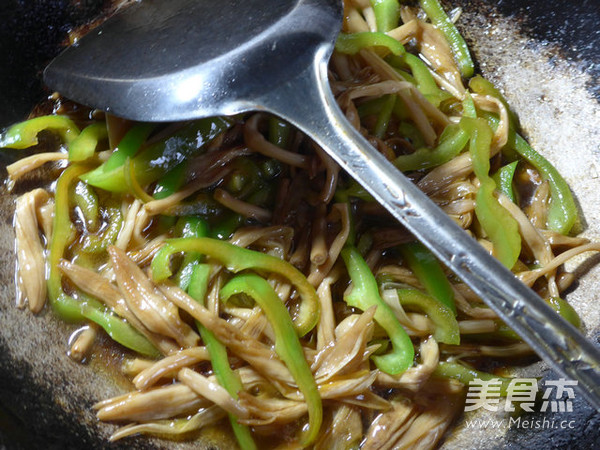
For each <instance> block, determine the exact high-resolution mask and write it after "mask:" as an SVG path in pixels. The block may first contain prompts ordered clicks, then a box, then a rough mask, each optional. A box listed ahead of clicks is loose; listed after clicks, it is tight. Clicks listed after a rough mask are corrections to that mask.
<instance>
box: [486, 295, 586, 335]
mask: <svg viewBox="0 0 600 450" xmlns="http://www.w3.org/2000/svg"><path fill="white" fill-rule="evenodd" d="M545 301H546V303H547V304H548V306H550V307H551V308H552V309H553V310H554V311H556V313H557V314H558V315H560V316H561V317H562V318H563V319H565V320H566V321H567V322H569V323H570V324H571V325H573V326H574V327H575V328H581V319H580V318H579V315H578V314H577V311H575V309H574V308H573V307H572V306H571V305H569V303H568V302H566V301H565V300H563V299H562V298H560V297H550V298H548V299H546V300H545ZM489 334H490V335H493V334H497V335H500V336H501V337H503V338H508V339H514V340H517V341H520V340H521V336H519V335H518V334H517V333H515V332H514V331H513V330H512V328H510V327H509V326H508V325H506V324H505V323H504V322H500V323H499V324H498V329H497V330H496V331H495V333H489Z"/></svg>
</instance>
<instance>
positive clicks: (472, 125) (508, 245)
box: [460, 117, 521, 269]
mask: <svg viewBox="0 0 600 450" xmlns="http://www.w3.org/2000/svg"><path fill="white" fill-rule="evenodd" d="M460 126H461V128H462V129H463V130H464V131H465V132H466V133H468V134H469V136H471V143H470V146H469V151H470V153H471V161H472V164H473V171H474V172H475V175H476V176H477V178H478V179H479V182H480V187H479V190H478V191H477V195H476V199H475V202H476V203H475V214H476V216H477V219H478V220H479V222H480V223H481V226H482V227H483V229H484V230H485V232H486V233H487V235H488V236H489V238H490V241H491V242H492V244H493V246H494V252H495V254H496V257H497V258H498V259H499V260H500V262H501V263H502V264H504V266H505V267H507V268H508V269H512V267H513V266H514V265H515V263H516V262H517V259H518V258H519V254H520V253H521V236H520V234H519V226H518V224H517V222H516V220H515V219H514V218H513V217H512V216H510V215H509V214H508V213H507V212H506V210H505V209H504V208H503V207H502V206H501V205H500V203H499V202H498V199H497V198H496V197H495V196H494V191H495V190H496V183H494V180H492V178H491V177H490V175H489V171H490V145H491V142H492V130H491V129H490V127H489V126H488V125H487V123H486V121H485V120H484V119H472V118H469V117H463V118H462V119H461V121H460Z"/></svg>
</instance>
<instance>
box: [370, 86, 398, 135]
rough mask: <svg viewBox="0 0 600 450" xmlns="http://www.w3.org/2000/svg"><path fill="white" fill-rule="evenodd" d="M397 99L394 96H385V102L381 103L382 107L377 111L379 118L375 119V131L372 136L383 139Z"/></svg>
mask: <svg viewBox="0 0 600 450" xmlns="http://www.w3.org/2000/svg"><path fill="white" fill-rule="evenodd" d="M397 98H398V97H397V96H396V95H386V96H385V102H384V103H383V107H382V108H381V109H380V110H379V116H378V117H377V122H376V123H375V130H374V132H373V134H374V135H375V136H376V137H378V138H379V139H383V138H384V136H385V133H386V132H387V130H388V127H389V125H390V119H391V117H392V111H393V109H394V105H395V104H396V99H397Z"/></svg>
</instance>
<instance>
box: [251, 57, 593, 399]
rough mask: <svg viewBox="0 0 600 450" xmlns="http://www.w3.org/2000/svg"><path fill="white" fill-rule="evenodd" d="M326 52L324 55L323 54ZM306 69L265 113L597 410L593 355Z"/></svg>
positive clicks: (320, 67)
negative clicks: (375, 205) (313, 146)
mask: <svg viewBox="0 0 600 450" xmlns="http://www.w3.org/2000/svg"><path fill="white" fill-rule="evenodd" d="M324 53H326V50H324ZM317 56H318V61H320V62H317V63H316V65H315V67H314V68H313V69H312V70H307V71H306V72H305V73H302V74H298V77H297V78H296V79H294V80H291V81H290V82H289V83H288V84H286V85H284V86H280V87H278V88H277V89H275V90H274V91H272V92H271V93H270V94H269V95H268V96H267V97H266V98H265V99H264V101H263V103H264V105H265V107H266V109H268V110H270V111H272V112H274V113H275V114H278V115H279V116H281V117H283V118H285V119H286V120H288V121H289V122H291V123H292V124H294V125H296V126H297V127H298V128H300V129H301V130H302V131H304V132H305V133H306V134H307V135H308V136H310V137H311V138H312V139H314V140H315V141H316V142H317V143H318V144H319V145H320V146H321V147H323V149H325V150H326V151H327V153H328V154H329V155H330V156H331V157H332V158H333V159H334V160H335V161H336V162H337V163H338V164H339V165H340V166H341V167H342V168H343V169H344V170H345V171H346V172H348V173H349V174H350V175H351V176H352V177H354V179H356V181H358V182H359V183H360V184H361V185H362V186H363V187H364V188H365V189H366V190H367V191H368V192H369V193H370V194H371V195H372V196H373V197H374V198H375V199H376V200H377V201H378V202H379V203H381V204H382V205H383V206H384V207H385V208H386V209H387V210H388V211H389V212H390V213H391V214H392V215H393V216H394V217H395V218H396V219H398V221H400V222H401V223H402V224H403V225H404V226H405V227H406V228H407V229H408V230H410V231H411V232H412V233H413V234H414V235H415V236H416V237H417V238H418V239H419V240H420V241H421V242H422V243H423V244H424V245H425V246H427V247H428V248H429V249H430V250H431V251H432V252H433V253H434V254H435V255H436V256H437V257H438V258H439V259H440V260H441V261H442V262H443V263H444V264H445V265H446V266H448V267H449V268H450V269H451V270H452V271H453V272H454V273H455V274H456V275H458V276H459V277H460V278H461V279H462V280H463V281H464V282H465V283H466V284H467V285H468V286H469V287H470V288H471V289H472V290H473V291H474V292H475V293H476V294H477V295H479V296H480V297H481V298H482V299H483V300H484V301H485V302H486V303H487V304H488V305H489V306H490V308H492V309H493V310H494V311H495V312H496V313H497V314H498V316H500V317H501V318H502V319H503V320H504V321H505V322H506V323H507V324H508V325H509V326H510V327H511V328H513V329H514V330H515V331H516V332H517V333H518V334H519V335H520V336H521V337H522V338H523V340H524V341H525V342H527V343H528V344H529V345H530V346H531V347H532V348H533V349H534V350H535V352H536V353H537V354H538V355H539V356H540V357H542V358H543V359H544V360H545V361H546V362H547V363H548V365H549V366H550V367H552V368H553V369H555V370H556V371H557V372H558V373H559V374H561V375H562V376H565V377H567V378H569V379H573V380H577V381H578V387H579V388H580V391H581V393H582V394H583V395H584V397H585V398H586V399H587V400H588V401H589V402H590V404H591V405H593V407H594V408H595V409H596V410H599V411H600V351H599V349H598V348H597V347H595V346H594V345H593V344H592V343H591V342H590V341H588V340H587V339H586V338H585V337H584V336H582V335H581V334H580V333H579V331H578V330H577V329H576V328H575V327H573V326H572V325H571V324H570V323H568V322H566V321H565V320H564V319H562V318H561V317H560V316H559V315H558V314H556V313H555V312H554V310H552V309H551V308H550V307H549V306H548V305H547V304H546V303H545V302H544V301H543V300H542V299H541V298H540V297H538V296H537V295H536V294H535V293H534V292H533V291H532V290H531V289H529V288H528V287H526V286H525V285H524V284H523V283H521V282H520V281H519V280H518V279H517V278H515V276H514V275H513V274H512V273H511V272H510V271H509V270H507V269H506V268H505V267H504V266H503V265H502V264H500V263H499V262H498V261H497V260H496V259H495V258H493V257H492V256H490V254H489V253H488V252H487V251H486V250H484V249H483V247H481V245H479V244H478V243H477V242H476V241H475V240H474V239H472V238H471V237H470V236H469V235H468V234H467V233H466V232H465V231H464V230H462V229H461V228H460V227H459V226H458V225H456V223H454V221H452V220H451V219H450V218H449V217H448V216H447V215H446V214H445V213H444V212H443V211H442V210H441V209H439V208H438V207H437V206H436V205H435V204H434V203H433V202H432V201H431V200H430V199H429V198H428V197H427V196H426V195H425V194H424V193H423V192H421V191H420V190H419V189H418V188H417V186H415V185H414V184H413V183H412V182H411V181H410V180H408V179H407V178H406V177H405V176H404V175H403V174H402V173H401V172H400V171H399V170H398V169H396V168H395V167H394V166H393V165H392V164H390V163H389V162H388V161H387V160H386V159H385V158H384V157H383V156H382V155H381V154H380V153H379V152H378V151H377V150H375V149H374V148H373V147H372V146H371V145H370V144H369V143H368V142H367V141H366V139H364V138H363V137H362V136H361V135H360V133H358V132H357V131H356V130H355V129H354V128H353V127H352V126H351V125H350V124H349V123H348V121H347V120H346V118H345V117H344V116H343V114H342V112H341V111H340V109H339V108H338V106H337V104H336V102H335V99H334V97H333V95H332V93H331V91H330V89H329V86H328V83H327V78H326V74H327V72H326V65H325V63H324V62H322V61H324V60H325V59H326V58H324V55H317Z"/></svg>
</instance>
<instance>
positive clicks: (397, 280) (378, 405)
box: [2, 0, 598, 448]
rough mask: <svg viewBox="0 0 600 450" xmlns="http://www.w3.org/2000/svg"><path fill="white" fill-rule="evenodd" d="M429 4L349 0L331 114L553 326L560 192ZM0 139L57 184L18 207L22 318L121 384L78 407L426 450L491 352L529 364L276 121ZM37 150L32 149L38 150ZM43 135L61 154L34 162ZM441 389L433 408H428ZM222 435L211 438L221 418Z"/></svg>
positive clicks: (18, 133)
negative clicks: (97, 355) (125, 387)
mask: <svg viewBox="0 0 600 450" xmlns="http://www.w3.org/2000/svg"><path fill="white" fill-rule="evenodd" d="M457 19H458V14H454V15H453V17H452V20H451V19H450V18H449V17H448V15H447V14H446V13H445V12H444V10H443V9H442V8H441V7H440V5H439V4H438V3H437V1H427V0H424V1H422V2H421V8H420V9H417V8H412V7H400V6H399V5H398V3H397V2H395V1H381V2H373V4H371V3H369V2H365V1H355V2H347V4H346V20H345V23H344V29H343V32H342V34H341V35H340V37H339V39H338V42H337V44H336V52H335V53H334V55H333V57H332V59H331V64H330V82H331V87H332V89H333V91H334V93H335V95H336V98H337V100H338V104H339V105H340V107H341V108H342V110H343V111H344V112H345V114H346V116H347V118H348V120H349V121H350V122H351V123H352V124H353V125H354V126H356V127H357V128H358V129H360V130H361V132H363V133H364V134H365V136H366V137H367V138H368V139H369V141H370V142H371V143H372V144H373V145H374V146H375V147H376V148H377V149H379V151H381V152H382V154H384V155H385V156H386V157H387V158H388V159H389V160H390V161H392V162H393V164H394V165H395V166H396V167H398V170H401V171H402V172H404V173H406V174H408V175H409V176H410V177H411V178H412V179H413V180H414V182H415V183H417V185H418V186H419V187H420V188H421V189H422V190H423V191H424V192H426V193H427V194H428V195H429V196H430V197H431V198H432V199H433V200H434V201H435V202H436V203H438V205H440V207H442V208H443V209H444V210H445V211H446V212H447V213H448V214H449V215H450V216H451V217H452V218H453V219H454V220H456V222H457V223H459V224H460V225H461V226H462V227H463V228H464V229H466V230H467V231H468V232H469V233H471V234H472V235H473V236H474V237H475V238H476V239H477V240H478V241H479V242H480V243H481V244H482V245H484V246H485V247H486V248H489V250H490V252H491V253H492V254H494V255H495V256H496V257H498V259H499V260H500V261H501V262H502V263H503V264H504V265H505V266H506V267H508V268H510V269H512V270H513V271H514V272H515V274H516V275H517V276H518V277H519V278H520V279H521V280H523V281H524V282H525V283H526V284H528V285H530V286H532V287H533V288H534V289H535V290H536V291H537V292H538V293H539V294H540V296H542V297H543V298H545V299H547V301H548V303H549V304H550V305H551V306H553V307H554V308H555V309H556V310H557V313H559V314H561V315H563V316H564V317H565V318H566V319H567V320H569V321H570V322H572V323H574V324H575V325H578V323H579V319H578V317H577V315H576V313H575V312H574V310H573V309H572V308H571V307H570V306H569V305H568V303H566V302H565V301H564V300H563V299H562V298H561V295H562V293H563V292H564V291H565V290H566V289H567V288H568V287H569V286H570V285H571V283H572V282H573V281H574V276H573V275H572V274H570V273H568V272H565V271H564V270H563V269H562V264H563V263H564V262H566V261H567V260H569V259H570V258H572V257H573V256H574V255H577V254H579V253H582V252H586V251H595V250H598V245H597V244H595V243H589V242H587V241H586V240H584V239H581V238H577V237H573V236H571V235H570V234H569V233H570V231H571V230H572V228H573V226H574V224H575V223H576V221H577V209H576V206H575V203H574V201H573V198H572V195H571V193H570V191H569V188H568V186H567V185H566V183H565V182H564V180H563V179H562V178H561V176H560V175H559V174H558V172H557V171H556V169H555V168H554V167H552V166H551V165H550V164H549V163H548V162H547V161H546V160H545V159H544V158H543V157H542V156H541V155H539V154H538V153H536V152H535V151H534V150H533V149H532V148H531V147H530V146H529V145H528V144H527V143H526V141H525V140H524V139H523V138H522V137H521V136H520V135H519V127H518V121H517V119H516V117H514V116H513V115H512V113H511V112H510V109H509V108H508V105H507V104H506V101H505V100H504V99H503V97H502V95H501V93H500V92H499V91H498V90H497V89H496V88H495V87H494V86H493V85H492V84H491V83H489V82H488V81H486V80H485V79H483V78H482V77H481V76H478V75H474V70H473V63H472V61H471V58H470V55H469V52H468V49H467V48H466V45H465V44H464V41H463V40H462V38H461V36H460V35H459V34H458V32H457V30H456V28H455V27H454V25H453V20H457ZM48 105H50V106H51V107H52V109H53V114H52V115H46V116H40V117H35V118H32V119H30V120H28V121H26V122H23V123H21V124H17V125H15V126H13V127H11V128H9V129H8V130H7V131H6V132H5V133H4V135H3V138H2V145H3V146H4V147H12V148H28V147H31V146H34V145H36V144H38V142H40V146H39V147H38V149H39V150H40V151H39V152H36V153H34V154H33V155H31V156H28V157H26V158H23V159H21V160H20V161H18V162H16V163H15V164H13V165H11V166H9V167H8V172H9V182H10V183H12V184H14V185H15V186H18V183H19V179H20V178H21V177H22V176H23V175H25V174H27V173H28V172H30V171H32V170H35V169H36V168H38V167H40V166H41V165H42V164H45V163H47V162H55V163H56V162H57V165H58V167H59V168H58V169H57V174H58V176H57V179H56V182H55V183H53V184H52V185H50V186H40V187H38V188H36V189H34V190H31V191H29V192H26V193H24V194H23V195H21V196H20V197H19V198H18V200H17V204H16V214H15V231H16V238H17V239H16V242H17V257H18V263H19V270H18V284H19V300H18V302H19V305H20V306H25V305H28V306H29V308H30V309H31V310H32V311H34V312H38V311H40V310H41V309H42V308H43V307H44V306H45V305H46V303H47V304H49V305H50V307H52V309H53V310H54V311H55V313H56V314H57V315H58V316H60V317H61V318H63V319H65V320H69V321H74V322H81V323H85V324H86V325H85V327H84V328H83V329H82V330H81V332H80V333H79V334H78V335H77V336H76V338H75V339H74V341H73V343H72V345H71V350H70V353H71V356H72V357H73V358H75V359H79V360H83V359H85V357H86V354H87V352H89V351H90V349H91V348H93V346H94V345H95V344H94V343H95V342H97V341H98V340H99V335H101V334H102V333H106V334H107V335H108V336H110V338H111V339H112V340H113V341H114V342H115V344H114V345H118V346H120V347H119V348H122V350H123V365H122V370H123V372H124V373H126V374H127V375H128V376H130V377H131V379H132V383H133V387H132V392H130V393H127V394H124V395H123V396H119V397H115V398H111V399H107V400H104V401H101V402H99V403H98V404H97V405H95V408H96V409H97V411H98V417H99V418H100V419H101V420H105V421H112V422H117V423H120V424H122V425H123V427H122V428H120V429H119V430H117V431H116V432H115V433H114V435H113V439H121V438H125V437H127V436H129V435H133V434H137V433H147V434H155V435H159V436H163V437H164V436H171V437H173V436H177V437H179V436H183V437H189V436H193V434H194V432H195V431H196V430H198V429H200V428H202V427H205V426H209V425H212V424H215V423H223V424H224V425H223V426H230V427H231V429H232V431H233V433H234V434H235V436H236V438H237V440H238V443H239V445H240V447H242V448H253V447H259V448H264V447H265V446H266V445H269V446H277V445H284V444H285V445H302V446H314V447H316V448H334V447H335V446H339V447H340V448H353V447H357V446H360V447H361V448H397V447H410V446H416V447H417V446H418V447H433V446H435V445H436V444H437V443H438V442H439V440H440V439H441V438H442V436H443V435H444V433H445V432H446V431H447V429H448V428H449V427H450V426H451V424H452V422H453V421H454V419H455V418H456V417H457V416H458V415H460V414H461V412H462V411H463V409H464V396H465V386H466V385H468V383H469V382H470V381H473V380H474V379H480V380H489V379H498V380H499V381H500V383H501V386H502V388H501V390H502V393H503V394H506V392H507V389H508V386H509V385H510V382H511V381H510V379H508V378H505V377H501V376H499V375H498V374H497V373H495V372H494V371H495V367H494V363H493V362H491V361H493V360H498V361H502V363H504V362H506V358H510V359H514V358H518V357H522V356H528V355H530V354H531V351H530V349H529V348H528V346H527V345H526V344H524V343H522V342H521V341H520V340H519V338H518V336H516V335H515V334H514V333H513V332H512V331H511V330H510V329H508V328H507V327H506V326H505V325H504V324H503V323H501V322H500V321H499V320H498V319H497V317H496V315H495V314H494V313H493V312H492V311H491V310H490V309H488V308H487V307H486V306H485V305H484V304H482V303H481V301H480V300H479V299H478V298H477V297H476V296H475V295H473V293H472V292H471V291H470V290H469V289H468V288H467V287H466V286H465V285H464V284H462V283H461V282H460V280H458V279H456V278H455V277H454V276H453V275H452V274H450V273H448V271H447V270H446V269H445V268H444V267H442V266H441V265H440V264H439V263H438V262H437V261H436V260H435V258H433V256H432V255H431V254H430V253H429V252H428V251H427V250H426V249H425V248H424V247H422V246H421V245H420V244H418V243H417V242H415V240H414V238H413V237H412V236H411V235H410V234H409V233H407V232H406V230H404V229H403V228H402V226H401V225H400V224H397V223H396V222H395V221H393V220H392V219H391V218H390V217H389V215H388V214H387V213H386V212H385V210H383V208H381V207H380V206H379V205H378V204H377V203H375V202H374V201H373V200H372V198H371V197H370V196H369V195H368V194H367V193H366V192H365V191H364V190H363V189H362V188H361V187H360V186H359V185H358V184H357V183H356V182H354V181H353V180H352V179H350V178H348V177H347V176H346V175H345V174H344V173H342V172H340V170H339V168H338V167H337V166H336V164H335V163H334V162H332V161H331V160H330V159H329V157H328V156H327V155H326V154H325V153H324V152H323V150H322V149H320V148H318V147H317V146H316V145H314V143H312V142H310V141H309V140H307V139H306V138H305V137H304V136H303V135H302V134H301V133H299V132H298V131H297V130H294V129H293V128H291V127H290V126H289V125H288V124H286V123H285V122H283V121H281V120H279V119H278V118H276V117H272V116H268V115H266V114H263V113H251V114H245V115H240V116H235V117H214V118H208V119H202V120H199V121H194V122H187V123H174V124H166V125H164V124H163V125H157V124H148V123H132V122H129V121H126V120H123V119H119V118H116V117H113V116H110V115H108V114H105V113H103V112H100V111H94V110H90V109H88V108H86V107H83V106H81V105H76V104H73V103H71V102H69V101H68V100H65V99H62V98H61V97H60V96H58V95H53V96H52V97H51V98H50V100H49V103H48ZM38 135H39V139H38ZM53 144H56V147H57V148H54V149H51V150H52V151H46V150H48V147H51V146H52V145H53ZM440 398H443V399H444V400H443V401H440ZM227 423H228V424H229V425H227Z"/></svg>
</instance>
